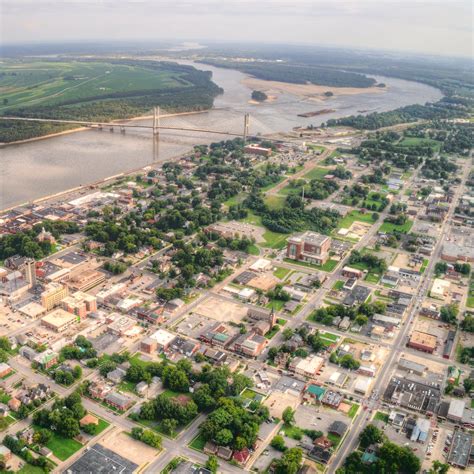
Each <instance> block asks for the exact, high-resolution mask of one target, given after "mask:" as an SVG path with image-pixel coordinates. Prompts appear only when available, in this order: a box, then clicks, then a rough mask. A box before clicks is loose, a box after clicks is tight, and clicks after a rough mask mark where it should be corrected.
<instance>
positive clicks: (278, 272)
mask: <svg viewBox="0 0 474 474" xmlns="http://www.w3.org/2000/svg"><path fill="white" fill-rule="evenodd" d="M290 272H291V270H290V269H289V268H283V267H276V269H275V270H274V271H273V275H275V276H276V277H277V278H279V279H280V280H283V279H284V278H285V277H286V275H288V273H290Z"/></svg>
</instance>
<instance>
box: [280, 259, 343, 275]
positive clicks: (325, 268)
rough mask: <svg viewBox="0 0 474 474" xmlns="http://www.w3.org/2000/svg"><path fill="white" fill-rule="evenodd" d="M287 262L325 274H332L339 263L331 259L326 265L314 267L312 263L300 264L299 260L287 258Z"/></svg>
mask: <svg viewBox="0 0 474 474" xmlns="http://www.w3.org/2000/svg"><path fill="white" fill-rule="evenodd" d="M284 261H285V262H288V263H294V264H296V265H301V266H303V267H309V268H315V269H317V270H322V271H323V272H332V271H333V270H334V269H335V268H336V267H337V264H338V263H339V261H338V260H333V259H329V260H328V261H327V262H326V263H325V264H324V265H314V264H312V263H307V262H300V261H298V260H292V259H291V258H285V259H284Z"/></svg>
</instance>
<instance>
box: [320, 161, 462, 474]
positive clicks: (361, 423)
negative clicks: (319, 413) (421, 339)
mask: <svg viewBox="0 0 474 474" xmlns="http://www.w3.org/2000/svg"><path fill="white" fill-rule="evenodd" d="M469 171H470V161H468V162H467V163H466V165H465V167H464V170H463V175H462V182H461V184H460V185H459V186H458V187H457V189H456V192H455V195H454V199H453V201H452V202H451V205H450V208H449V211H448V214H447V216H446V219H445V220H444V222H443V224H442V227H441V234H440V236H439V238H438V241H437V244H436V246H435V249H434V251H433V254H432V256H431V258H430V261H429V263H428V266H427V268H426V270H425V273H424V274H423V276H422V278H421V279H420V283H419V286H418V290H417V294H416V296H415V298H414V299H413V302H412V305H411V310H410V312H409V315H408V318H407V319H406V321H405V324H404V326H403V327H402V329H401V330H400V332H399V334H398V336H397V338H396V340H395V342H394V344H393V347H392V350H391V352H390V354H389V356H388V357H387V359H386V361H385V362H384V364H383V366H382V368H381V370H380V371H379V373H380V375H379V377H377V379H376V380H375V383H374V386H373V392H372V393H374V392H377V393H380V391H381V390H382V388H384V387H385V386H386V385H387V383H388V380H389V378H390V377H391V375H392V373H393V369H394V367H395V365H396V363H397V361H398V358H399V355H400V354H401V352H406V342H407V337H408V335H409V332H410V331H411V329H412V323H413V321H414V319H415V317H416V315H417V313H418V310H419V307H420V306H421V302H422V301H423V299H424V297H425V296H426V294H427V292H428V287H429V284H430V281H431V276H432V275H433V274H434V267H435V264H436V262H437V261H438V259H439V256H440V253H441V250H442V246H443V241H444V238H445V236H446V233H447V230H448V226H449V222H450V220H451V218H452V216H453V213H454V209H455V207H456V203H457V201H458V199H459V197H460V196H461V193H462V191H463V190H464V184H465V182H466V179H467V176H468V174H469ZM439 360H441V359H439ZM370 418H371V415H370V414H368V415H367V414H366V413H365V412H362V414H361V415H359V416H358V417H357V419H356V420H355V422H354V424H353V426H352V429H351V431H350V433H349V435H348V436H347V437H346V438H345V440H344V442H343V444H342V445H341V447H340V448H339V450H338V451H337V454H336V456H335V458H334V460H333V461H332V463H331V466H330V467H329V470H328V472H329V473H330V474H332V473H334V472H336V470H337V469H338V468H339V467H340V466H341V465H342V463H343V462H344V459H345V458H346V456H347V455H348V454H349V453H350V452H352V451H353V450H355V449H356V447H357V445H358V438H359V434H360V432H361V431H362V430H363V429H364V428H365V427H366V426H367V424H368V423H369V421H370Z"/></svg>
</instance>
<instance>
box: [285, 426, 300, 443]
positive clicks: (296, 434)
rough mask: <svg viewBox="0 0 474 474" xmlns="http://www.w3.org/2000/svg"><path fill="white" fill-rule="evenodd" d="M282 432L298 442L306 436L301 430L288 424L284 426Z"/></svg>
mask: <svg viewBox="0 0 474 474" xmlns="http://www.w3.org/2000/svg"><path fill="white" fill-rule="evenodd" d="M282 431H283V432H284V433H285V436H288V438H292V439H296V440H300V439H301V438H302V437H303V435H304V432H303V430H302V429H301V428H298V427H297V426H295V425H288V424H286V423H285V424H284V425H283V427H282Z"/></svg>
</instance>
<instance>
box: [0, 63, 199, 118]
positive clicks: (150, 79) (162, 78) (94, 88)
mask: <svg viewBox="0 0 474 474" xmlns="http://www.w3.org/2000/svg"><path fill="white" fill-rule="evenodd" d="M182 76H183V74H177V73H173V72H172V71H169V70H167V69H166V68H165V67H163V68H160V69H157V70H152V69H147V68H145V67H139V66H129V65H121V64H111V63H107V62H82V61H70V62H62V61H57V62H56V61H32V62H26V63H24V62H13V61H12V62H6V63H3V64H2V65H1V66H0V94H1V96H2V100H3V104H2V105H1V108H0V110H2V111H4V110H5V109H10V108H12V107H14V108H16V107H31V106H37V105H42V106H52V105H61V104H64V103H65V102H69V101H74V102H77V101H87V100H90V99H92V98H95V99H97V98H100V97H101V96H107V95H108V94H111V93H124V94H126V93H127V92H131V91H147V90H148V91H152V90H155V89H168V88H171V87H189V86H191V85H192V84H191V83H189V82H188V81H186V80H185V79H184V78H182Z"/></svg>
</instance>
